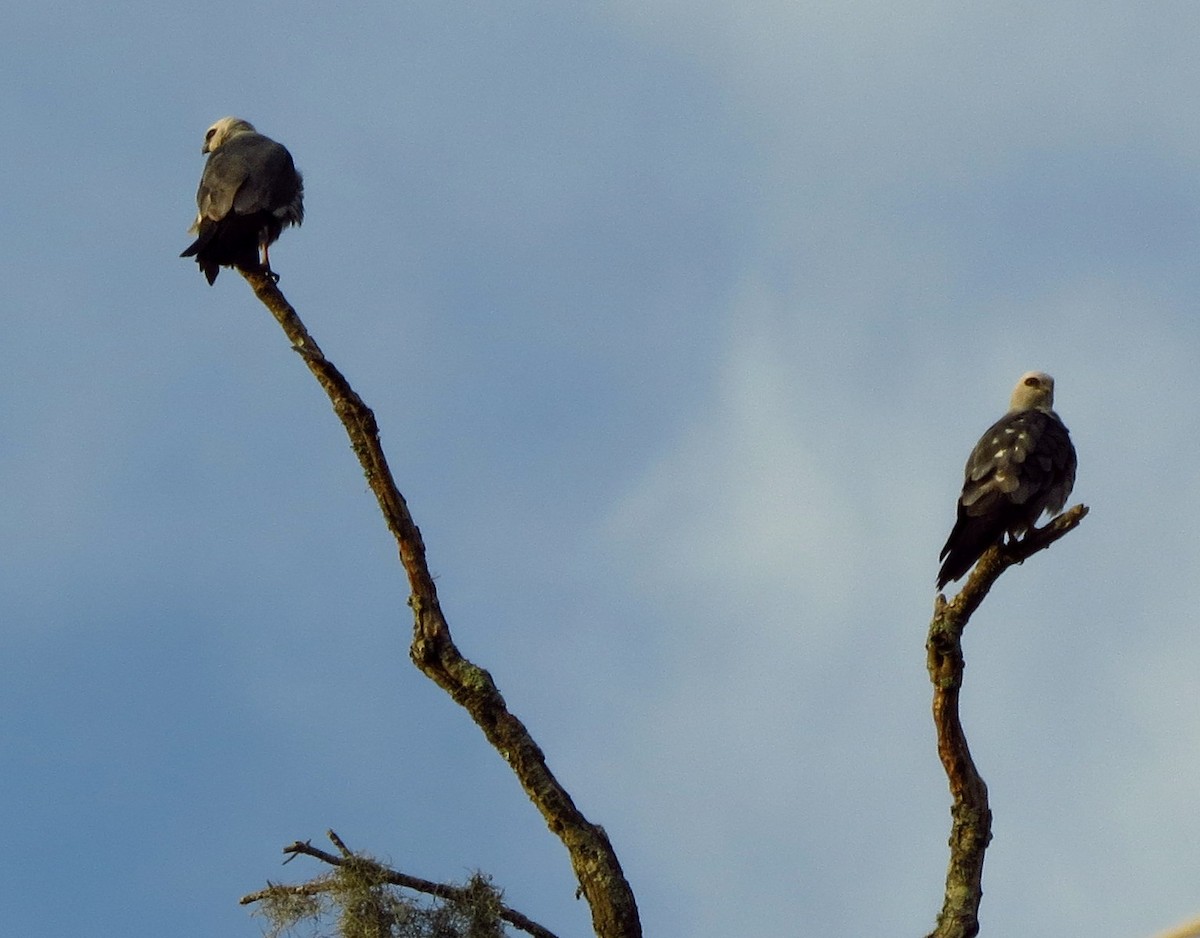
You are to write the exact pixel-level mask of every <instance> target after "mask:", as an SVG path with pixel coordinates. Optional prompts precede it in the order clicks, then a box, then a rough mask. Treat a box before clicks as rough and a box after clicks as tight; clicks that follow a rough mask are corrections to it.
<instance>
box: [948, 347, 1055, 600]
mask: <svg viewBox="0 0 1200 938" xmlns="http://www.w3.org/2000/svg"><path fill="white" fill-rule="evenodd" d="M1075 467H1076V456H1075V447H1074V445H1073V444H1072V443H1071V434H1070V433H1069V432H1068V431H1067V428H1066V426H1065V425H1064V424H1063V422H1062V420H1061V419H1059V416H1058V414H1056V413H1055V412H1054V379H1053V378H1051V377H1050V376H1049V375H1048V374H1046V373H1045V372H1041V371H1029V372H1026V373H1025V374H1023V375H1021V379H1020V380H1019V381H1018V382H1017V386H1016V387H1015V388H1014V389H1013V393H1012V401H1011V403H1010V405H1009V410H1008V413H1007V414H1005V415H1004V416H1003V417H1001V418H1000V419H999V420H997V421H996V422H995V423H994V424H992V425H991V427H989V428H988V430H987V432H986V433H984V434H983V436H982V437H980V439H979V442H978V443H976V444H975V448H974V449H973V450H971V455H970V457H969V458H968V459H967V466H966V472H965V475H966V479H965V481H964V482H963V488H962V494H961V495H960V496H959V498H958V517H957V519H956V520H955V522H954V528H953V530H951V532H950V537H949V538H948V539H947V540H946V546H945V547H943V548H942V552H941V554H940V555H939V557H938V559H939V560H941V561H943V563H942V567H941V570H940V571H939V572H938V579H937V587H938V590H942V589H944V588H945V586H946V584H947V583H950V582H951V581H953V580H958V579H960V578H961V577H962V576H964V575H965V574H966V573H967V571H968V570H970V569H971V567H972V566H974V565H975V561H977V560H978V559H979V558H980V557H982V556H983V554H984V552H985V551H986V550H987V549H988V548H989V547H992V546H993V545H995V544H999V543H1000V542H1001V541H1002V540H1003V539H1004V536H1005V535H1006V534H1007V535H1008V536H1009V537H1010V538H1017V537H1019V536H1021V535H1023V534H1024V533H1025V532H1026V531H1028V530H1029V529H1031V528H1032V527H1033V526H1034V525H1035V524H1036V523H1037V520H1038V518H1040V517H1041V515H1042V513H1043V512H1046V513H1048V514H1049V515H1051V516H1054V515H1056V514H1058V513H1059V512H1060V511H1062V509H1063V506H1064V505H1065V504H1066V503H1067V498H1068V497H1069V496H1070V494H1071V489H1072V488H1073V487H1074V485H1075Z"/></svg>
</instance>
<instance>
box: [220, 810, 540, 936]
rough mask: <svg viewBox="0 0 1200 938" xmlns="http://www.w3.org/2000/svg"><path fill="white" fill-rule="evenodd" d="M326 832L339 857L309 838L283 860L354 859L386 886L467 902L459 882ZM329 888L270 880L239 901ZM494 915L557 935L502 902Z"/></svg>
mask: <svg viewBox="0 0 1200 938" xmlns="http://www.w3.org/2000/svg"><path fill="white" fill-rule="evenodd" d="M326 833H327V835H328V836H329V839H330V840H331V841H333V843H334V844H335V845H336V846H337V848H338V850H339V851H341V852H342V854H343V855H342V856H340V857H339V856H337V855H336V854H332V853H328V852H326V851H324V850H321V849H320V848H319V847H314V846H313V845H312V842H311V841H307V840H305V841H300V840H297V841H296V842H295V843H292V844H289V845H288V846H286V847H284V848H283V852H284V853H286V854H288V858H287V860H284V861H283V862H284V863H288V862H290V861H291V860H294V859H295V858H296V857H298V856H306V857H312V858H313V859H315V860H320V861H321V862H322V863H327V864H329V865H330V866H338V867H340V866H345V865H346V864H347V863H357V864H360V865H361V866H367V867H369V868H370V869H371V871H372V872H373V873H374V874H375V875H376V876H377V877H378V879H379V881H380V882H383V883H387V884H388V885H390V886H399V887H401V888H403V889H411V890H413V891H414V892H423V893H425V894H426V895H430V896H436V897H437V898H439V899H446V900H449V901H452V902H468V901H469V900H470V898H471V891H470V890H469V889H466V888H463V887H462V886H451V885H448V884H446V883H435V882H433V881H432V880H428V879H421V878H420V877H419V876H409V875H408V874H407V873H401V872H399V871H398V870H393V869H391V868H390V867H387V866H384V865H383V864H382V863H380V862H379V861H377V860H372V859H370V858H369V857H361V856H358V855H356V854H355V853H354V852H353V851H351V850H350V849H349V848H348V847H347V846H346V845H345V843H344V842H343V841H342V839H341V838H340V837H338V835H337V834H335V833H334V832H333V831H327V832H326ZM332 888H333V885H332V884H331V883H329V882H328V881H327V880H321V879H317V880H313V881H311V882H307V883H297V884H295V885H281V884H275V883H272V884H270V885H268V886H267V887H266V888H265V889H260V890H258V891H257V892H252V893H250V894H249V895H246V896H242V898H241V899H240V900H239V902H240V904H241V905H251V904H252V903H255V902H261V901H262V900H264V899H268V898H270V897H271V896H274V895H279V894H280V893H284V894H286V895H294V896H315V895H319V894H320V893H323V892H328V891H329V890H330V889H332ZM497 915H499V916H500V918H501V919H503V920H504V921H506V922H508V924H510V925H512V926H513V928H519V929H520V930H521V931H523V932H525V933H527V934H530V935H533V936H534V938H557V936H556V935H555V934H554V932H552V931H550V930H549V929H548V928H545V927H543V926H541V925H539V924H538V923H537V922H535V921H533V919H531V918H529V917H527V916H525V915H522V914H521V913H520V912H518V911H517V910H516V909H510V908H509V907H508V906H506V905H503V904H501V905H500V907H499V909H498V910H497Z"/></svg>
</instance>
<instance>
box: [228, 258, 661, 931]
mask: <svg viewBox="0 0 1200 938" xmlns="http://www.w3.org/2000/svg"><path fill="white" fill-rule="evenodd" d="M242 276H243V277H245V278H246V281H247V282H248V283H249V284H250V286H251V287H252V288H253V290H254V293H255V295H256V296H258V298H259V299H260V300H261V301H262V303H263V304H264V305H265V306H266V307H267V309H269V310H270V311H271V314H272V315H273V316H274V317H275V319H276V321H277V322H278V323H279V325H280V326H281V327H282V328H283V331H284V332H285V333H286V335H287V337H288V339H289V340H290V341H291V343H292V347H293V348H294V349H295V350H296V351H297V352H299V353H300V355H301V357H302V358H303V359H304V361H305V363H306V364H307V365H308V368H309V370H310V371H311V372H312V373H313V375H314V376H315V377H316V379H317V381H318V382H319V383H320V385H321V387H322V388H324V389H325V392H326V394H328V395H329V400H330V402H331V403H332V405H333V410H334V413H336V414H337V416H338V418H339V419H340V420H341V422H342V425H343V427H345V430H346V434H347V436H348V437H349V438H350V445H351V447H352V448H353V449H354V453H355V455H356V456H358V461H359V463H360V464H361V465H362V468H363V472H364V473H365V474H366V478H367V483H368V484H369V485H370V487H371V491H372V492H374V493H375V497H376V499H377V500H378V502H379V508H380V511H382V513H383V517H384V520H385V522H386V523H387V526H388V530H389V531H391V532H392V536H393V537H394V538H395V539H396V544H397V546H398V548H399V552H400V561H401V563H402V564H403V565H404V570H405V572H406V573H407V574H408V581H409V586H410V589H411V595H410V596H409V600H408V604H409V606H410V607H411V608H412V611H413V639H412V645H411V647H410V649H409V654H410V657H411V658H412V660H413V663H414V664H416V666H417V667H418V668H420V669H421V671H423V672H424V673H425V675H426V676H427V677H429V678H430V679H431V680H432V681H434V682H435V683H436V684H437V685H438V686H439V687H441V688H442V689H443V690H445V691H446V692H447V693H448V694H449V695H450V696H451V697H452V698H454V700H455V701H456V702H457V703H458V704H459V705H460V706H462V707H463V708H464V709H465V710H466V711H467V712H468V713H469V714H470V715H471V718H472V719H473V720H474V721H475V723H476V724H477V725H478V726H479V728H480V729H481V730H483V733H484V735H485V736H486V737H487V739H488V742H490V743H491V744H492V746H493V748H495V750H496V751H497V752H498V753H500V755H501V756H502V757H503V758H504V759H505V761H506V762H508V764H509V767H510V768H511V769H512V770H513V772H514V774H515V775H516V776H517V779H518V781H519V782H520V783H521V786H522V787H523V788H524V789H525V793H526V794H527V795H528V796H529V799H530V800H531V801H532V802H533V803H534V805H535V806H536V807H537V809H538V810H539V811H540V812H541V813H542V817H543V818H544V819H545V821H546V824H547V826H548V827H549V828H550V830H551V831H553V832H554V833H555V834H557V835H558V837H559V838H560V839H561V840H562V842H563V844H564V845H565V846H566V848H567V851H568V853H569V854H570V858H571V865H572V866H573V868H574V870H575V876H576V878H577V879H578V881H579V887H580V891H581V892H582V894H583V896H584V897H585V898H586V899H587V901H588V904H589V906H590V907H591V912H592V927H593V929H594V931H595V933H596V935H597V936H598V938H640V936H641V934H642V928H641V923H640V920H639V918H638V911H637V902H636V900H635V899H634V895H633V890H632V889H631V888H630V886H629V883H628V881H627V880H626V879H625V875H624V872H623V871H622V869H621V864H620V862H619V861H618V859H617V855H616V852H615V851H614V850H613V848H612V844H611V843H610V842H609V839H608V835H607V834H606V833H605V832H604V829H603V828H602V827H600V826H599V825H598V824H592V823H591V822H590V821H588V820H587V819H586V818H585V817H584V816H583V814H582V813H581V812H580V811H579V809H578V808H576V806H575V804H574V802H573V801H572V800H571V797H570V795H569V794H568V793H567V791H566V789H565V788H563V787H562V785H561V784H560V783H559V781H558V779H557V778H555V776H554V774H553V773H552V772H551V771H550V769H549V767H548V766H547V765H546V759H545V756H544V755H543V754H542V751H541V749H540V748H539V747H538V745H537V744H536V743H535V742H534V741H533V738H532V737H531V736H530V734H529V731H528V730H527V729H526V728H525V726H524V724H523V723H522V722H521V721H520V720H519V719H517V717H516V716H514V715H513V714H512V713H511V712H509V710H508V707H507V705H506V704H505V702H504V698H503V697H502V696H501V694H500V691H499V690H498V689H497V688H496V685H495V683H494V682H493V681H492V677H491V675H490V674H489V673H488V672H487V671H486V670H484V669H483V668H481V667H479V666H478V665H475V664H473V663H472V662H470V661H468V660H467V659H466V658H464V657H463V656H462V654H461V653H460V652H459V650H458V648H457V647H456V646H455V644H454V641H453V638H452V637H451V635H450V627H449V625H448V624H447V623H446V619H445V617H444V616H443V615H442V610H441V606H440V604H439V602H438V594H437V588H436V587H435V586H434V582H433V576H432V575H431V574H430V572H429V567H428V565H427V563H426V560H425V544H424V542H423V541H422V539H421V532H420V530H419V529H418V528H417V525H416V523H415V522H414V521H413V518H412V515H411V514H409V511H408V505H407V504H406V502H405V500H404V496H403V495H401V494H400V491H399V490H398V489H397V488H396V483H395V481H394V480H393V478H392V474H391V470H390V469H389V468H388V464H387V459H386V457H385V456H384V453H383V448H382V447H381V446H380V444H379V427H378V425H377V424H376V422H375V415H374V413H372V411H371V409H370V408H369V407H367V405H366V404H365V403H363V400H362V398H360V397H359V396H358V394H357V393H356V392H355V391H354V389H353V388H351V387H350V384H349V382H348V381H347V380H346V379H345V377H344V376H343V375H342V373H341V372H340V371H338V369H337V368H336V367H334V365H333V363H332V362H330V361H329V360H328V359H327V358H326V357H325V355H324V354H323V353H322V352H321V349H320V347H319V346H318V345H317V343H316V342H315V341H313V338H312V336H310V335H309V333H308V330H307V329H306V328H305V326H304V323H302V322H301V321H300V317H299V316H298V315H297V314H296V311H295V310H294V309H293V308H292V307H291V305H290V304H289V303H288V302H287V300H286V299H285V298H284V296H283V294H282V293H280V291H279V288H278V287H277V286H276V285H275V283H274V282H273V281H272V279H271V278H270V277H268V276H266V275H263V274H255V273H251V272H246V271H242Z"/></svg>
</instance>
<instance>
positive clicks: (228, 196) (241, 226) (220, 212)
mask: <svg viewBox="0 0 1200 938" xmlns="http://www.w3.org/2000/svg"><path fill="white" fill-rule="evenodd" d="M200 152H201V153H207V154H209V157H208V162H207V163H205V164H204V174H203V175H202V176H201V177H200V188H199V190H197V192H196V205H197V206H198V207H199V209H200V211H199V214H197V215H196V222H195V224H193V225H192V227H191V228H190V229H189V230H190V232H191V233H192V234H195V235H196V236H197V237H196V240H195V241H194V242H192V244H191V245H190V246H189V247H188V249H187V250H186V251H184V252H183V253H182V254H180V255H179V256H180V257H192V256H193V255H194V256H195V258H196V263H197V264H199V265H200V269H201V270H202V271H204V276H205V277H206V278H208V282H209V283H210V284H211V283H212V282H213V281H215V280H216V279H217V273H218V271H219V270H220V268H221V267H222V266H224V267H240V268H242V269H243V270H250V271H258V272H260V273H267V274H271V273H272V271H271V260H270V257H269V256H268V254H267V247H268V246H269V245H270V244H272V243H273V242H274V241H275V240H276V239H278V237H279V234H280V232H281V231H283V229H284V228H286V227H287V226H288V225H299V224H300V223H301V222H302V221H304V180H303V179H301V177H300V174H299V173H298V172H296V166H295V164H294V163H293V162H292V155H291V154H290V153H288V151H287V148H286V147H284V146H283V145H282V144H279V143H276V142H275V141H274V140H272V139H271V138H270V137H264V136H263V135H262V134H260V133H259V132H258V131H256V130H255V129H254V127H253V126H252V125H251V124H249V123H248V122H247V121H244V120H241V119H240V118H237V117H222V118H221V119H220V120H219V121H217V122H216V123H215V124H213V125H212V126H211V127H209V128H208V133H206V134H205V135H204V146H203V147H202V148H201V150H200ZM260 253H261V258H260Z"/></svg>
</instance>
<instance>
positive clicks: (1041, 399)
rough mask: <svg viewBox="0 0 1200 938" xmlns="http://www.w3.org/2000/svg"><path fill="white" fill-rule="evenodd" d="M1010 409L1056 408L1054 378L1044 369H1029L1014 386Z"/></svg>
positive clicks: (1046, 410)
mask: <svg viewBox="0 0 1200 938" xmlns="http://www.w3.org/2000/svg"><path fill="white" fill-rule="evenodd" d="M1009 409H1010V410H1014V411H1016V410H1040V411H1042V412H1043V413H1047V414H1048V413H1051V412H1053V410H1054V379H1053V378H1051V377H1050V376H1049V375H1048V374H1046V372H1044V371H1027V372H1025V374H1023V375H1021V380H1020V381H1018V382H1017V386H1016V387H1015V388H1013V393H1012V403H1011V404H1010V405H1009Z"/></svg>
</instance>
